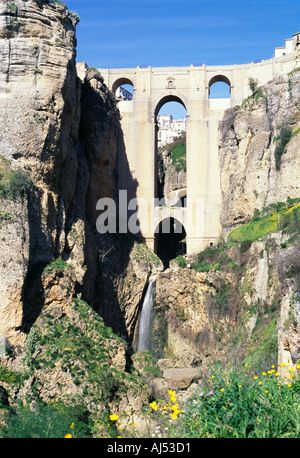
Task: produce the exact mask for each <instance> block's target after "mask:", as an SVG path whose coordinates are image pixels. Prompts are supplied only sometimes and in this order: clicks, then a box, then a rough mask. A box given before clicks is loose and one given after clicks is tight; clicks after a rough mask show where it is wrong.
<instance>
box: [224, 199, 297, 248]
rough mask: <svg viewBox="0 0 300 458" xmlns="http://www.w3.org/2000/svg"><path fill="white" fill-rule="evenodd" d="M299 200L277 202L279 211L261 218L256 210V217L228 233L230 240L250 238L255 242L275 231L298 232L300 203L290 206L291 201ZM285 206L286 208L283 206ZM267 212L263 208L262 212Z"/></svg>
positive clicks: (241, 240) (242, 240)
mask: <svg viewBox="0 0 300 458" xmlns="http://www.w3.org/2000/svg"><path fill="white" fill-rule="evenodd" d="M297 200H299V199H294V200H293V199H288V200H287V203H286V204H285V203H282V202H279V203H278V204H277V208H278V210H277V211H272V213H270V214H267V215H266V216H263V217H261V218H259V217H258V214H257V212H255V219H253V220H251V221H250V222H249V223H247V224H244V225H243V226H239V227H237V228H236V229H233V231H231V232H230V234H229V235H228V240H229V241H237V242H244V241H246V240H248V241H253V242H254V241H256V240H262V239H264V238H265V237H266V236H267V235H269V234H271V233H273V232H278V231H283V232H284V233H286V234H292V233H293V232H298V231H299V222H300V203H297V204H296V205H292V206H291V207H288V206H289V205H291V202H292V203H293V204H294V202H295V201H297ZM283 206H284V207H285V208H282V207H283ZM270 207H271V206H270ZM270 207H268V209H269V210H271V208H270ZM286 207H288V208H286ZM279 208H281V209H279ZM265 212H266V210H264V209H263V210H262V214H264V213H265Z"/></svg>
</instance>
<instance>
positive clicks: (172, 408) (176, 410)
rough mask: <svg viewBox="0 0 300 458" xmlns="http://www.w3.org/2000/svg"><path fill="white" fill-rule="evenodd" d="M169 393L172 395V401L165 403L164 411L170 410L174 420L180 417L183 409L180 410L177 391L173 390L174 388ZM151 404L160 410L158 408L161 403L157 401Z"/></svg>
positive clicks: (153, 407) (154, 408) (152, 407)
mask: <svg viewBox="0 0 300 458" xmlns="http://www.w3.org/2000/svg"><path fill="white" fill-rule="evenodd" d="M168 394H169V396H170V401H171V403H169V404H167V405H164V406H163V407H162V412H166V411H169V412H170V413H171V419H172V420H176V418H178V415H179V414H180V413H181V412H182V410H179V406H178V404H177V403H176V401H177V397H176V392H175V391H172V390H169V391H168ZM149 405H150V407H151V409H153V410H158V408H159V405H158V404H157V402H156V401H153V402H151V403H150V404H149Z"/></svg>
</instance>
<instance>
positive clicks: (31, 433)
mask: <svg viewBox="0 0 300 458" xmlns="http://www.w3.org/2000/svg"><path fill="white" fill-rule="evenodd" d="M66 434H71V435H72V437H74V438H87V437H91V431H90V425H89V417H88V413H87V411H86V408H85V407H84V406H82V405H80V404H77V405H73V406H67V405H65V404H61V403H54V404H53V405H47V404H45V403H42V402H38V403H36V404H35V407H34V409H30V408H29V407H28V406H23V405H20V406H19V407H18V411H17V415H12V416H10V417H9V420H8V425H7V428H6V430H5V433H4V436H3V437H8V438H25V439H27V438H29V439H34V438H41V439H47V438H48V439H51V438H64V437H65V436H66Z"/></svg>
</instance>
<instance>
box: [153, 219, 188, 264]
mask: <svg viewBox="0 0 300 458" xmlns="http://www.w3.org/2000/svg"><path fill="white" fill-rule="evenodd" d="M154 236H155V252H156V254H157V256H158V257H159V258H160V259H161V260H162V262H163V264H164V267H165V268H167V267H168V266H169V262H170V261H171V259H174V258H176V257H177V256H179V255H184V254H186V231H185V228H184V226H183V224H182V223H181V221H179V220H178V219H177V218H174V217H172V216H170V217H166V218H163V219H161V220H160V222H159V223H158V225H157V226H156V229H155V234H154Z"/></svg>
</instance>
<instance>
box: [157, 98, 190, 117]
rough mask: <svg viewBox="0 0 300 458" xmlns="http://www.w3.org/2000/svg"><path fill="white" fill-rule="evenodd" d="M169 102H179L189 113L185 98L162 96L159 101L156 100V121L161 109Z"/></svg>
mask: <svg viewBox="0 0 300 458" xmlns="http://www.w3.org/2000/svg"><path fill="white" fill-rule="evenodd" d="M168 102H178V103H180V104H181V105H182V106H183V107H184V108H185V109H186V111H188V109H187V104H186V102H185V101H184V97H182V96H178V95H175V94H168V95H165V96H161V97H160V99H159V100H156V102H155V104H154V117H155V119H156V118H157V115H158V113H159V111H160V109H161V108H162V107H163V106H164V105H165V104H166V103H168Z"/></svg>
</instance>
